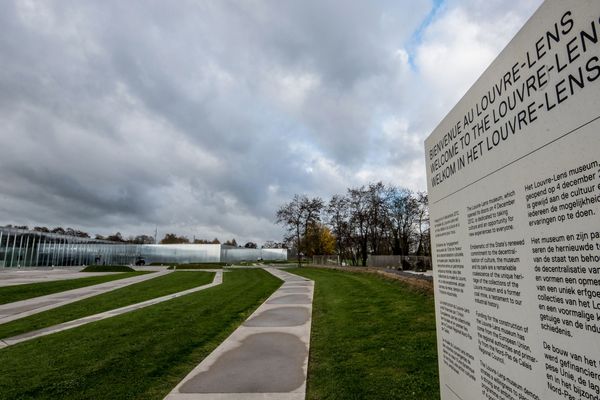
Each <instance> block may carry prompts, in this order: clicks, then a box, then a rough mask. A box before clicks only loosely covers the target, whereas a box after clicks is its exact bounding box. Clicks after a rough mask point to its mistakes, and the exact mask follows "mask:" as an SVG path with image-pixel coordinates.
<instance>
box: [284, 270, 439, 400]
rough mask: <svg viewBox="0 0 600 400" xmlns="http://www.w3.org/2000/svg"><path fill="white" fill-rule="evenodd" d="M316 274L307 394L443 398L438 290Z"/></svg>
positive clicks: (347, 397)
mask: <svg viewBox="0 0 600 400" xmlns="http://www.w3.org/2000/svg"><path fill="white" fill-rule="evenodd" d="M290 272H293V273H296V274H298V275H302V276H304V277H307V278H310V279H313V280H314V281H315V283H316V286H315V297H314V302H313V321H312V334H311V348H310V362H309V365H308V396H307V398H308V399H340V400H342V399H343V400H351V399H357V400H358V399H360V400H366V399H374V400H375V399H376V400H382V399H385V400H390V399H418V400H424V399H439V397H440V394H439V384H438V367H437V350H436V333H435V314H434V302H433V296H432V295H428V294H424V293H420V292H418V291H417V290H415V289H412V288H410V287H409V286H406V285H405V284H403V283H400V282H397V281H392V280H387V279H384V278H382V277H378V276H375V275H371V274H361V273H349V272H341V271H333V270H324V269H308V268H307V269H294V270H290Z"/></svg>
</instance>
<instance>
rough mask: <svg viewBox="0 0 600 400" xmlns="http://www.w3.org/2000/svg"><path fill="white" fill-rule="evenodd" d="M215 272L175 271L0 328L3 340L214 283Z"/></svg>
mask: <svg viewBox="0 0 600 400" xmlns="http://www.w3.org/2000/svg"><path fill="white" fill-rule="evenodd" d="M213 277H214V272H173V273H171V274H168V275H164V276H159V277H157V278H154V279H150V280H147V281H144V282H140V283H134V284H133V285H129V286H126V287H123V288H121V289H117V290H113V291H110V292H107V293H103V294H99V295H97V296H93V297H89V298H87V299H83V300H79V301H76V302H74V303H70V304H66V305H64V306H62V307H57V308H53V309H52V310H48V311H43V312H41V313H38V314H34V315H31V316H29V317H25V318H20V319H17V320H14V321H11V322H8V323H6V324H2V325H0V338H7V337H12V336H16V335H19V334H21V333H26V332H31V331H33V330H37V329H41V328H45V327H48V326H53V325H56V324H60V323H62V322H67V321H72V320H75V319H78V318H81V317H85V316H88V315H93V314H97V313H100V312H103V311H108V310H113V309H115V308H119V307H124V306H127V305H130V304H135V303H139V302H142V301H145V300H149V299H153V298H155V297H160V296H165V295H167V294H171V293H176V292H181V291H183V290H187V289H191V288H193V287H196V286H201V285H205V284H207V283H210V282H212V280H213Z"/></svg>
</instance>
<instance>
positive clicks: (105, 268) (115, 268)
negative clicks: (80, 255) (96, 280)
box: [81, 265, 135, 272]
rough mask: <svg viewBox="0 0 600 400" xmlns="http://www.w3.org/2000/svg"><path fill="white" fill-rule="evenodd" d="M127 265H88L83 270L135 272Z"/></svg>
mask: <svg viewBox="0 0 600 400" xmlns="http://www.w3.org/2000/svg"><path fill="white" fill-rule="evenodd" d="M133 271H135V270H134V269H133V268H131V267H129V266H127V265H88V266H87V267H85V268H84V269H82V270H81V272H133Z"/></svg>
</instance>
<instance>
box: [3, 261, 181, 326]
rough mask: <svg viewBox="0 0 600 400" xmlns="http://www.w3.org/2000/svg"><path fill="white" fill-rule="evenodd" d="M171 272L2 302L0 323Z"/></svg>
mask: <svg viewBox="0 0 600 400" xmlns="http://www.w3.org/2000/svg"><path fill="white" fill-rule="evenodd" d="M171 272H173V271H166V270H163V271H159V272H154V273H150V274H144V275H139V276H134V277H132V278H124V279H118V280H116V281H111V282H105V283H101V284H98V285H93V286H86V287H82V288H79V289H72V290H67V291H64V292H58V293H53V294H49V295H46V296H40V297H34V298H32V299H27V300H21V301H16V302H14V303H8V304H2V305H0V324H5V323H7V322H10V321H14V320H15V319H19V318H24V317H28V316H30V315H33V314H37V313H40V312H42V311H47V310H51V309H53V308H56V307H60V306H64V305H65V304H69V303H74V302H76V301H79V300H83V299H87V298H88V297H92V296H96V295H99V294H102V293H106V292H110V291H112V290H116V289H120V288H122V287H125V286H129V285H132V284H134V283H139V282H144V281H147V280H149V279H154V278H158V277H159V276H163V275H166V274H170V273H171ZM86 276H87V275H86ZM81 277H83V276H81Z"/></svg>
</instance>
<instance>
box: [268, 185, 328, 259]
mask: <svg viewBox="0 0 600 400" xmlns="http://www.w3.org/2000/svg"><path fill="white" fill-rule="evenodd" d="M322 209H323V200H322V199H321V198H319V197H315V198H313V199H309V198H308V197H307V196H306V195H298V194H296V195H294V198H293V199H292V201H291V202H289V203H286V204H284V205H282V206H281V207H280V208H279V210H277V215H276V222H277V223H278V224H282V225H283V226H285V227H286V228H287V230H288V232H290V233H291V235H292V237H293V238H294V242H295V245H296V249H297V251H298V255H300V253H301V252H302V248H301V247H302V238H303V237H304V236H305V235H306V232H307V231H308V229H309V226H310V225H311V224H313V223H316V222H320V220H321V210H322ZM298 259H299V258H298ZM298 262H300V261H298Z"/></svg>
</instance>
